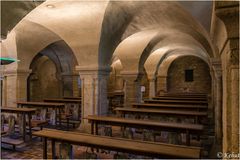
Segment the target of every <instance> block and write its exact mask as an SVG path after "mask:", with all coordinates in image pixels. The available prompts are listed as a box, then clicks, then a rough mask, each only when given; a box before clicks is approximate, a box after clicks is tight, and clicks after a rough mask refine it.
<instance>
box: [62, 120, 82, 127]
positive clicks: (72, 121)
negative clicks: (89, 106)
mask: <svg viewBox="0 0 240 160" xmlns="http://www.w3.org/2000/svg"><path fill="white" fill-rule="evenodd" d="M62 123H63V124H67V129H69V124H71V125H72V127H73V128H76V127H78V126H79V125H80V123H81V121H79V120H70V119H63V120H62Z"/></svg>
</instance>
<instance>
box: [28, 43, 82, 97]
mask: <svg viewBox="0 0 240 160" xmlns="http://www.w3.org/2000/svg"><path fill="white" fill-rule="evenodd" d="M76 65H77V61H76V58H75V56H74V54H73V52H72V51H71V49H70V48H69V47H68V46H67V44H66V43H65V42H64V41H57V42H55V43H52V44H50V45H48V46H47V47H46V48H44V49H43V50H41V51H40V52H39V53H38V54H37V55H36V56H35V57H34V58H33V60H32V62H31V65H30V69H31V70H32V72H31V74H30V75H29V77H28V82H27V86H28V87H27V98H28V100H31V101H41V100H43V99H44V98H61V97H64V96H80V95H81V86H80V77H79V75H78V74H77V73H76V71H75V66H76Z"/></svg>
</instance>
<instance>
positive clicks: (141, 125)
mask: <svg viewBox="0 0 240 160" xmlns="http://www.w3.org/2000/svg"><path fill="white" fill-rule="evenodd" d="M86 119H88V121H89V122H90V123H91V133H92V134H96V135H98V125H99V124H103V125H111V126H120V127H123V128H126V127H130V128H136V129H148V130H154V131H168V132H179V133H186V144H187V145H190V134H195V135H200V134H201V133H202V131H203V129H204V126H203V125H200V124H184V123H173V122H159V121H153V120H138V119H129V118H119V117H109V116H97V115H89V116H87V117H86Z"/></svg>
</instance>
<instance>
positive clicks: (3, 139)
mask: <svg viewBox="0 0 240 160" xmlns="http://www.w3.org/2000/svg"><path fill="white" fill-rule="evenodd" d="M1 143H3V144H7V145H11V146H12V147H13V150H16V146H18V145H21V144H23V143H24V141H23V140H19V139H12V138H9V137H7V136H6V137H5V136H4V137H1ZM2 147H3V146H2Z"/></svg>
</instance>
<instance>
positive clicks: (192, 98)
mask: <svg viewBox="0 0 240 160" xmlns="http://www.w3.org/2000/svg"><path fill="white" fill-rule="evenodd" d="M153 99H156V100H188V101H207V98H205V97H172V96H158V97H153Z"/></svg>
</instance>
